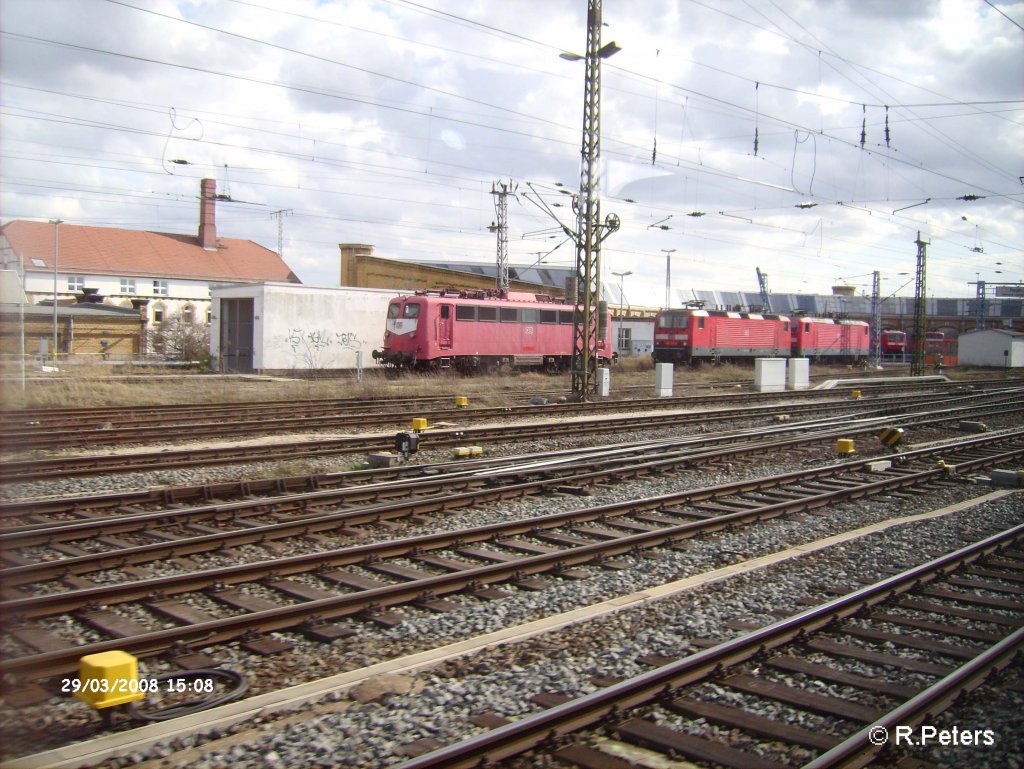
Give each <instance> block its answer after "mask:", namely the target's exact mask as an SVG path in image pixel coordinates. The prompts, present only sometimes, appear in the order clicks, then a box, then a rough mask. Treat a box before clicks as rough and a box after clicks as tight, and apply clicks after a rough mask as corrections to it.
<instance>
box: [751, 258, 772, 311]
mask: <svg viewBox="0 0 1024 769" xmlns="http://www.w3.org/2000/svg"><path fill="white" fill-rule="evenodd" d="M754 269H755V270H757V285H758V288H760V289H761V304H762V305H763V306H764V311H765V312H771V311H772V300H771V299H770V298H769V297H768V276H767V275H766V274H765V273H763V272H761V268H760V267H755V268H754Z"/></svg>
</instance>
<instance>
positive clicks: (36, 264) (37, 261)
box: [32, 258, 46, 267]
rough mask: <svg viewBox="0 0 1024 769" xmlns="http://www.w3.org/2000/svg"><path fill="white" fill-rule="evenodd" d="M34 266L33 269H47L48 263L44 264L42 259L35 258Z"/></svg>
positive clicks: (33, 260)
mask: <svg viewBox="0 0 1024 769" xmlns="http://www.w3.org/2000/svg"><path fill="white" fill-rule="evenodd" d="M32 266H33V267H45V266H46V262H44V261H43V260H42V259H35V258H33V259H32Z"/></svg>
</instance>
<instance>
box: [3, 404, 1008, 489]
mask: <svg viewBox="0 0 1024 769" xmlns="http://www.w3.org/2000/svg"><path fill="white" fill-rule="evenodd" d="M1022 392H1024V391H1022V390H1021V389H1020V388H1005V389H1004V388H1000V389H998V390H994V391H991V392H984V393H972V394H966V395H965V394H956V395H953V396H947V397H941V396H938V397H937V396H934V395H920V396H892V397H888V398H879V399H873V400H870V401H867V402H865V401H862V400H853V399H846V400H839V401H828V402H825V403H817V402H815V403H799V404H790V403H784V404H778V403H772V404H766V405H760V406H749V407H739V408H729V409H715V410H704V411H700V412H692V411H691V412H684V413H676V412H669V413H645V414H641V415H637V416H605V417H593V418H591V419H587V420H578V421H572V422H566V421H564V419H559V420H557V421H544V422H530V423H518V424H507V425H501V426H492V427H454V428H440V429H432V430H430V431H429V432H427V433H425V434H424V436H425V437H424V441H423V447H425V446H426V445H429V446H431V447H437V448H445V447H451V446H459V445H463V446H464V445H467V444H473V443H485V442H492V441H502V442H506V443H507V442H512V441H520V440H532V439H538V438H541V439H543V438H546V437H550V436H551V435H552V434H553V433H556V432H560V431H565V430H566V429H571V430H572V433H573V434H574V435H577V436H581V437H582V436H588V435H596V434H601V433H607V432H616V431H623V430H628V429H635V428H642V429H649V428H656V427H666V426H668V427H673V428H675V427H684V426H687V425H697V426H701V427H704V426H705V425H706V424H707V423H709V422H715V421H718V422H722V421H736V420H743V421H750V420H754V419H767V418H774V417H785V418H788V417H789V416H790V415H791V414H792V413H793V411H794V410H799V412H800V413H801V414H813V413H821V412H828V413H832V414H836V413H837V412H842V413H844V414H856V415H858V416H860V417H862V418H863V417H870V416H877V417H879V418H882V417H899V418H900V419H901V420H902V421H906V420H907V419H910V418H913V417H912V412H911V411H910V410H911V409H912V408H913V407H917V408H919V409H920V408H923V407H924V406H926V405H928V404H931V405H933V406H935V407H942V408H944V409H946V410H947V412H948V413H947V414H946V415H945V416H937V415H936V416H934V418H935V419H936V420H937V421H938V420H947V421H951V420H954V419H960V420H967V419H976V418H983V417H985V416H987V415H995V414H1000V413H1007V414H1009V413H1014V412H1015V411H1017V410H1019V409H1021V408H1022V399H1021V393H1022ZM393 447H394V438H393V436H391V435H386V434H376V435H357V436H345V437H340V438H328V439H313V440H301V441H289V442H278V443H274V444H269V445H266V444H263V445H246V446H237V445H233V446H225V447H213V448H193V449H180V450H167V451H147V452H140V453H134V454H93V455H89V456H61V457H52V458H47V459H38V460H22V461H9V462H6V463H4V465H3V466H2V467H0V483H12V482H15V481H19V482H22V481H27V480H38V479H45V478H59V477H71V476H86V475H101V474H107V473H123V472H132V471H135V470H151V469H169V468H181V467H200V466H210V465H220V464H228V463H232V462H253V461H268V460H277V461H280V460H287V459H295V458H308V457H310V456H321V457H323V456H337V455H345V454H355V453H366V452H372V451H387V450H390V449H392V448H393Z"/></svg>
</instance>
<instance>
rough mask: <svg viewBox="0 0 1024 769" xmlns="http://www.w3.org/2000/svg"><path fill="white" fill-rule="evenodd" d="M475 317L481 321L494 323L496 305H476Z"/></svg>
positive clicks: (496, 310)
mask: <svg viewBox="0 0 1024 769" xmlns="http://www.w3.org/2000/svg"><path fill="white" fill-rule="evenodd" d="M477 318H478V319H479V320H482V321H488V322H490V323H494V322H495V321H496V320H498V308H497V307H477Z"/></svg>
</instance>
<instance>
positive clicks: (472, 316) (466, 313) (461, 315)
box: [455, 304, 476, 320]
mask: <svg viewBox="0 0 1024 769" xmlns="http://www.w3.org/2000/svg"><path fill="white" fill-rule="evenodd" d="M455 320H476V307H473V306H472V305H469V304H460V305H458V306H457V307H456V308H455Z"/></svg>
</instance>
